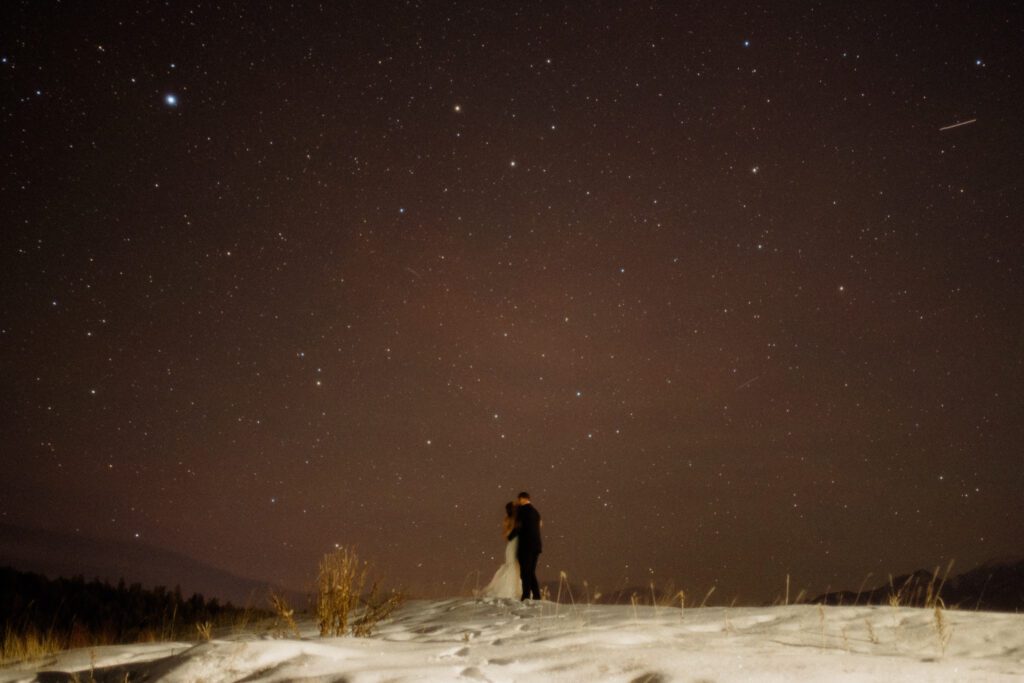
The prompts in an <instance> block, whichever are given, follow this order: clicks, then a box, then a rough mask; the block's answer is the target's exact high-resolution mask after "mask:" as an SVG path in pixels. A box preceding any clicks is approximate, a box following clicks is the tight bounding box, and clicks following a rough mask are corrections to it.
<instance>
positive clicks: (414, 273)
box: [405, 266, 423, 280]
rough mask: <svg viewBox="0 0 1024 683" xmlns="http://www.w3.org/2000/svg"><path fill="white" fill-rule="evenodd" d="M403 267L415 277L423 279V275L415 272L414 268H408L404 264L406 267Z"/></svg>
mask: <svg viewBox="0 0 1024 683" xmlns="http://www.w3.org/2000/svg"><path fill="white" fill-rule="evenodd" d="M405 269H406V270H407V271H409V272H410V273H412V274H413V275H415V276H416V277H417V278H418V279H420V280H422V279H423V276H422V275H420V274H419V273H417V272H416V271H415V270H413V269H412V268H409V267H408V266H406V268H405Z"/></svg>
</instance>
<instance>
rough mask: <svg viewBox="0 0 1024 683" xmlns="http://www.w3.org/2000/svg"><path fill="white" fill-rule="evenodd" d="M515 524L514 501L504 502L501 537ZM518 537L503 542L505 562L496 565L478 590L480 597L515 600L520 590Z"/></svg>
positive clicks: (508, 532) (509, 531)
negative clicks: (487, 580) (482, 586)
mask: <svg viewBox="0 0 1024 683" xmlns="http://www.w3.org/2000/svg"><path fill="white" fill-rule="evenodd" d="M515 525H516V506H515V503H511V502H509V503H505V519H504V521H503V522H502V524H501V537H502V538H503V539H504V538H508V535H509V534H510V533H512V529H513V528H514V527H515ZM518 545H519V539H518V538H513V539H512V540H511V541H508V542H506V543H505V564H503V565H501V566H500V567H498V571H496V572H495V573H494V578H493V579H491V582H490V583H489V584H487V586H486V587H485V588H484V589H483V590H482V591H480V593H479V596H480V597H482V598H511V599H513V600H515V599H516V598H518V597H519V594H520V592H521V591H522V584H521V583H520V578H519V562H518V561H516V548H517V547H518Z"/></svg>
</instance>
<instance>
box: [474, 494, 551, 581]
mask: <svg viewBox="0 0 1024 683" xmlns="http://www.w3.org/2000/svg"><path fill="white" fill-rule="evenodd" d="M540 527H541V521H540V513H539V512H537V509H536V508H534V507H533V505H531V504H530V494H529V493H527V492H526V491H522V492H520V494H519V496H518V503H513V502H511V501H510V502H508V503H506V504H505V520H504V522H503V523H502V537H503V538H504V539H505V540H506V543H505V564H503V565H501V566H500V567H498V571H497V572H495V573H494V578H493V579H491V582H490V583H489V584H487V587H486V588H484V589H483V590H482V591H480V596H481V597H485V598H511V599H515V598H516V596H521V597H520V599H522V600H526V599H527V598H533V599H534V600H540V586H539V585H538V583H537V559H538V558H539V556H540V553H541V549H542V548H541V540H540ZM520 587H521V588H522V590H521V591H520Z"/></svg>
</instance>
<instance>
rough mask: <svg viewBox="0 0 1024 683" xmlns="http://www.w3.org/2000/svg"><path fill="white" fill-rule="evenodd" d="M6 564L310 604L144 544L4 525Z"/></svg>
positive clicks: (248, 599)
mask: <svg viewBox="0 0 1024 683" xmlns="http://www.w3.org/2000/svg"><path fill="white" fill-rule="evenodd" d="M0 565H8V566H11V567H14V568H17V569H20V570H22V571H33V572H38V573H41V574H44V575H46V576H48V577H50V578H57V577H61V576H63V577H73V576H79V575H81V576H83V577H85V578H86V579H93V578H97V579H100V580H101V581H108V582H110V583H117V582H118V581H119V580H120V579H124V580H125V581H127V582H129V583H141V584H143V585H145V586H149V587H153V586H165V587H167V588H173V587H175V586H180V587H181V591H182V593H184V594H185V595H191V594H193V593H199V594H202V595H203V596H206V597H207V598H211V597H216V598H218V599H219V600H221V601H222V602H231V603H233V604H235V605H237V606H245V605H253V606H257V607H266V598H267V594H268V592H269V590H271V589H273V590H275V591H276V592H278V593H280V594H282V595H284V596H285V597H287V598H288V599H289V600H290V601H291V602H292V604H293V605H296V606H303V605H305V602H306V598H305V596H304V595H302V594H300V593H298V592H297V591H292V590H288V589H283V588H281V587H278V586H271V585H270V584H268V583H267V582H264V581H257V580H254V579H247V578H243V577H240V576H236V575H234V574H231V573H230V572H227V571H224V570H222V569H217V568H216V567H211V566H209V565H206V564H203V563H202V562H199V561H197V560H194V559H192V558H190V557H186V556H184V555H180V554H178V553H175V552H171V551H169V550H164V549H162V548H156V547H154V546H150V545H146V544H144V543H137V542H132V543H126V542H121V541H111V540H105V539H98V538H93V537H90V536H81V535H77V534H70V533H66V532H59V531H49V530H42V529H28V528H24V527H18V526H13V525H10V524H0Z"/></svg>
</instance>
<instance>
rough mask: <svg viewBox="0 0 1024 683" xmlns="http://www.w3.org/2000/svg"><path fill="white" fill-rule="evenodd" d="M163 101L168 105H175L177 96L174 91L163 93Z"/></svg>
mask: <svg viewBox="0 0 1024 683" xmlns="http://www.w3.org/2000/svg"><path fill="white" fill-rule="evenodd" d="M164 103H165V104H166V105H167V106H168V107H177V106H178V96H177V95H175V94H174V93H167V94H166V95H164Z"/></svg>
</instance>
